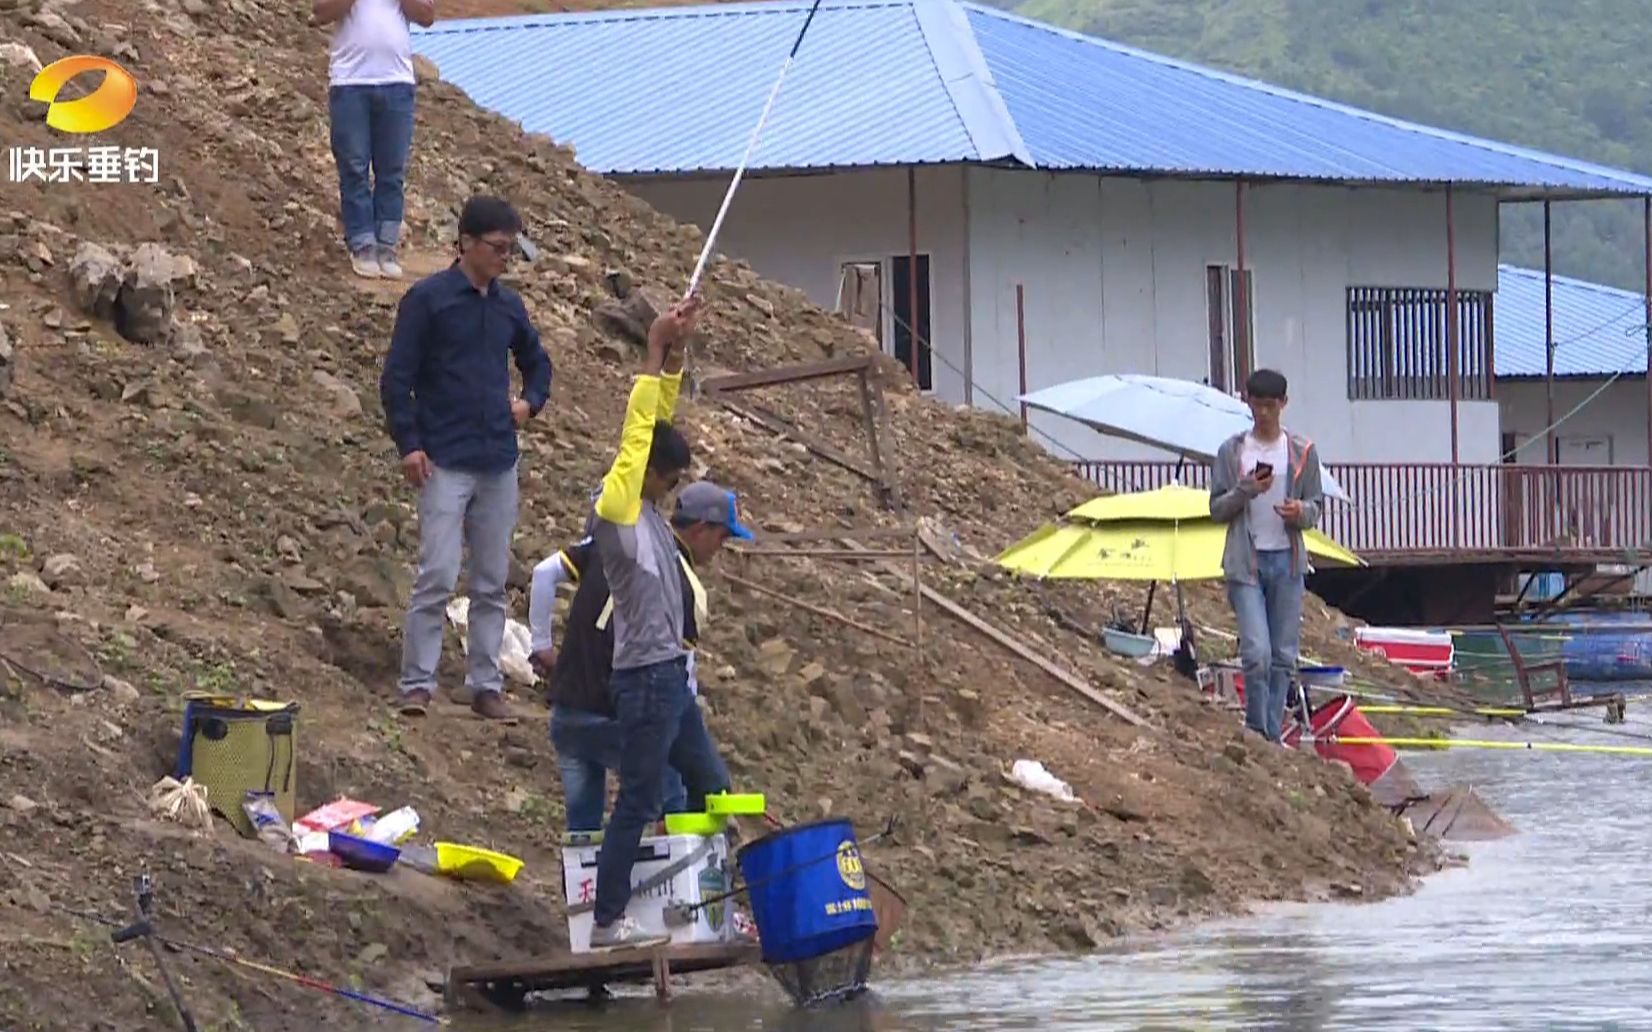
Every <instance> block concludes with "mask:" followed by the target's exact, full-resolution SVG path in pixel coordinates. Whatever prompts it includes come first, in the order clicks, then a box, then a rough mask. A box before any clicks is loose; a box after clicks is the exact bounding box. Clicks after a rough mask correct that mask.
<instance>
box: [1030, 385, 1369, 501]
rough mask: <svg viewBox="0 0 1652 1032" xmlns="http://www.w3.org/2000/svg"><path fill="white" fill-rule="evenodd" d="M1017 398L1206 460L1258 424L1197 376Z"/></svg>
mask: <svg viewBox="0 0 1652 1032" xmlns="http://www.w3.org/2000/svg"><path fill="white" fill-rule="evenodd" d="M1017 400H1018V401H1022V402H1025V403H1026V404H1027V405H1028V406H1029V407H1030V408H1035V409H1040V410H1042V411H1044V412H1053V413H1055V414H1056V415H1058V416H1066V417H1067V418H1068V419H1074V420H1077V421H1078V422H1080V423H1083V424H1085V425H1086V426H1089V427H1091V428H1093V429H1095V430H1099V431H1100V432H1102V433H1104V434H1109V435H1111V436H1114V437H1123V438H1127V439H1128V440H1132V441H1139V442H1140V443H1142V444H1146V445H1151V446H1152V447H1155V448H1163V449H1164V450H1166V451H1170V452H1174V453H1176V454H1177V455H1180V456H1182V457H1184V458H1188V459H1199V460H1202V461H1205V462H1212V461H1214V460H1215V458H1216V449H1218V448H1220V447H1221V446H1222V442H1223V441H1225V440H1227V439H1228V438H1229V437H1232V436H1233V435H1234V434H1236V433H1240V432H1241V431H1244V430H1248V429H1250V425H1251V422H1252V419H1251V414H1250V406H1248V405H1246V404H1245V403H1244V402H1242V401H1240V400H1239V399H1238V398H1235V397H1234V396H1233V395H1231V394H1226V393H1224V392H1222V391H1219V390H1217V389H1216V388H1214V387H1207V386H1205V385H1204V384H1202V383H1194V382H1193V381H1191V380H1173V379H1171V378H1169V377H1166V376H1140V375H1137V374H1134V373H1122V374H1109V375H1107V376H1091V377H1087V378H1086V379H1083V380H1069V381H1067V382H1066V383H1058V384H1056V385H1055V386H1053V387H1045V388H1044V389H1042V390H1037V391H1032V392H1031V393H1028V394H1023V395H1021V396H1020V397H1019V398H1018V399H1017ZM1321 469H1322V472H1323V476H1324V484H1325V493H1326V494H1327V495H1329V496H1330V497H1332V498H1340V499H1341V500H1343V501H1345V502H1346V501H1350V499H1349V497H1348V492H1346V491H1344V490H1343V489H1342V485H1341V484H1339V483H1337V481H1336V478H1335V477H1333V476H1332V475H1331V471H1330V470H1328V469H1324V468H1323V466H1322V467H1321Z"/></svg>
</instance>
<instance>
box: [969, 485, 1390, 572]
mask: <svg viewBox="0 0 1652 1032" xmlns="http://www.w3.org/2000/svg"><path fill="white" fill-rule="evenodd" d="M1102 500H1110V499H1102ZM1081 508H1082V507H1081ZM1076 511H1077V510H1075V512H1076ZM1069 515H1070V514H1069ZM1303 537H1304V539H1305V541H1306V544H1307V546H1308V552H1309V554H1310V555H1312V556H1314V558H1315V559H1316V560H1318V561H1322V562H1324V563H1329V564H1332V565H1339V566H1360V565H1363V560H1361V559H1360V557H1359V556H1357V555H1355V554H1354V553H1353V552H1350V551H1349V550H1348V549H1346V548H1343V547H1342V546H1341V545H1339V544H1337V543H1336V542H1335V541H1332V540H1331V539H1330V538H1328V537H1326V536H1325V535H1324V534H1321V533H1320V532H1319V531H1317V530H1310V531H1308V532H1306V533H1305V534H1304V535H1303ZM1226 542H1227V527H1226V526H1225V525H1223V524H1220V523H1217V522H1215V521H1214V520H1212V519H1210V517H1209V516H1208V514H1207V515H1206V517H1205V518H1204V519H1202V520H1194V519H1188V520H1174V519H1171V520H1164V519H1157V520H1153V519H1140V518H1136V519H1115V520H1114V521H1113V522H1109V523H1102V524H1096V525H1091V526H1086V525H1083V524H1075V523H1060V524H1050V525H1048V526H1045V527H1041V528H1039V529H1038V530H1036V531H1034V532H1033V533H1032V534H1030V535H1028V536H1027V537H1025V538H1023V539H1022V540H1021V541H1019V542H1017V543H1015V544H1014V545H1011V546H1010V547H1009V548H1008V549H1006V550H1005V551H1004V552H1003V553H1002V554H1000V555H999V556H998V557H997V559H996V560H995V561H996V562H997V563H998V564H999V565H1001V566H1004V567H1006V568H1008V569H1011V570H1015V571H1017V572H1020V573H1027V574H1031V575H1032V576H1035V577H1049V578H1054V579H1062V580H1138V581H1161V580H1166V581H1184V580H1214V579H1216V578H1218V577H1220V576H1221V575H1222V549H1223V547H1224V545H1225V544H1226Z"/></svg>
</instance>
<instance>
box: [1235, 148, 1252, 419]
mask: <svg viewBox="0 0 1652 1032" xmlns="http://www.w3.org/2000/svg"><path fill="white" fill-rule="evenodd" d="M1233 236H1234V242H1235V244H1236V245H1237V248H1236V249H1237V251H1238V255H1237V261H1238V267H1239V273H1238V275H1239V282H1238V284H1237V285H1236V286H1235V287H1234V288H1233V324H1234V331H1233V378H1234V379H1235V380H1237V381H1239V382H1238V383H1236V384H1234V387H1236V388H1240V389H1241V390H1242V389H1243V388H1244V385H1245V381H1246V380H1247V379H1248V378H1249V377H1250V372H1251V370H1250V360H1251V353H1250V297H1249V291H1247V290H1246V289H1245V181H1244V180H1243V179H1238V180H1235V181H1234V183H1233Z"/></svg>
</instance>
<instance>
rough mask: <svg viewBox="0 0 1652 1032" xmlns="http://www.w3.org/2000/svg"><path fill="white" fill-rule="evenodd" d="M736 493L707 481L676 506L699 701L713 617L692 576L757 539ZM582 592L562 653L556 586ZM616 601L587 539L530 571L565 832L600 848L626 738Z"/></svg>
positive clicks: (667, 792) (686, 628) (668, 797)
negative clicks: (728, 548)
mask: <svg viewBox="0 0 1652 1032" xmlns="http://www.w3.org/2000/svg"><path fill="white" fill-rule="evenodd" d="M733 505H734V495H733V492H730V491H725V490H724V489H722V488H720V487H718V486H716V485H715V484H712V483H710V482H709V481H700V482H698V483H694V484H690V485H689V486H688V487H686V488H684V489H683V490H682V491H681V492H680V493H679V495H678V497H677V506H676V512H675V514H674V515H673V516H672V520H671V523H672V529H673V530H674V531H675V532H676V536H677V545H678V550H679V552H680V556H679V558H680V561H681V563H682V569H683V580H684V588H685V590H684V592H683V603H684V605H683V641H684V643H685V644H686V645H688V646H689V649H690V651H689V654H688V690H689V694H691V695H697V694H699V692H698V684H697V680H696V678H695V673H694V652H693V647H694V645H695V643H696V642H697V641H698V640H699V636H700V634H701V633H702V631H703V628H704V621H705V618H706V609H707V606H706V599H705V591H704V588H703V587H702V586H701V585H700V582H699V577H698V576H697V575H696V573H695V571H696V570H697V569H703V568H704V567H705V566H706V564H708V563H710V562H711V561H712V559H713V558H714V557H715V556H716V554H717V552H718V551H719V550H720V549H721V548H722V546H723V543H724V542H725V541H727V540H728V539H729V538H731V537H741V538H746V539H749V538H750V536H751V535H750V533H749V532H748V531H747V530H746V529H745V527H743V526H741V524H740V521H739V519H738V518H737V517H734V516H733V515H732V511H733ZM564 582H572V583H574V584H575V585H577V588H576V590H575V592H574V598H573V602H572V604H571V605H570V606H569V609H568V630H567V632H566V633H565V634H564V635H563V643H562V647H561V648H560V649H558V648H557V647H556V643H555V642H556V639H555V634H554V624H555V605H556V591H557V586H558V585H560V584H562V583H564ZM611 599H612V596H611V595H610V593H609V590H608V578H607V576H606V575H605V574H604V572H603V568H602V561H601V557H600V556H598V555H597V553H596V545H595V542H594V541H593V539H592V538H591V536H590V535H589V534H587V535H586V536H585V537H584V538H582V539H580V540H579V541H577V542H575V543H573V544H571V545H568V546H567V547H565V548H562V549H560V550H559V551H557V552H555V553H554V554H552V555H551V556H549V557H548V558H546V559H545V560H543V561H542V562H540V563H539V564H538V565H537V566H535V567H534V569H533V585H532V594H531V599H530V603H529V606H528V629H529V631H530V632H531V633H532V634H533V652H532V655H531V656H530V657H529V658H530V660H531V662H532V663H533V666H534V669H535V671H536V672H537V673H538V674H539V675H540V676H541V677H544V678H545V679H546V680H547V681H548V682H549V688H548V690H547V692H546V697H547V699H548V700H549V702H550V703H551V744H552V745H553V746H554V747H555V749H556V754H557V764H558V767H559V768H560V770H561V773H562V790H563V793H564V794H565V796H566V799H567V814H568V822H567V823H568V833H569V835H570V836H578V837H580V838H585V839H600V837H601V836H600V834H593V833H600V831H601V829H602V824H603V820H602V817H603V809H604V806H605V803H606V800H607V798H608V791H607V780H608V773H609V772H610V771H615V772H617V771H618V770H619V768H620V757H621V756H622V754H623V753H622V748H621V745H622V733H621V728H620V723H619V720H618V719H617V717H616V716H615V713H614V705H613V700H612V699H611V698H610V697H609V693H608V681H609V678H610V676H611V675H612V671H613V655H614V628H613V621H612V606H611ZM661 778H662V782H661V794H662V796H663V806H662V812H663V813H679V812H682V811H683V810H684V809H685V807H686V804H687V790H686V789H685V788H684V786H683V781H682V777H681V775H679V774H678V773H677V770H676V769H675V768H674V767H671V766H670V765H669V763H668V764H667V766H666V768H665V769H664V770H663V771H662V772H661Z"/></svg>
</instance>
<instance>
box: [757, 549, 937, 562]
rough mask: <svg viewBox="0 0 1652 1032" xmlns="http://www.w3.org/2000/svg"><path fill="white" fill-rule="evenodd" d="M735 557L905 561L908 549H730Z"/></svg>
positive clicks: (910, 553)
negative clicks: (777, 556) (784, 556)
mask: <svg viewBox="0 0 1652 1032" xmlns="http://www.w3.org/2000/svg"><path fill="white" fill-rule="evenodd" d="M729 551H731V552H733V553H735V554H736V555H789V556H792V557H793V558H797V559H907V558H910V557H911V555H912V552H911V550H910V549H889V548H885V549H882V550H874V549H867V548H731V549H729Z"/></svg>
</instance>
